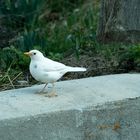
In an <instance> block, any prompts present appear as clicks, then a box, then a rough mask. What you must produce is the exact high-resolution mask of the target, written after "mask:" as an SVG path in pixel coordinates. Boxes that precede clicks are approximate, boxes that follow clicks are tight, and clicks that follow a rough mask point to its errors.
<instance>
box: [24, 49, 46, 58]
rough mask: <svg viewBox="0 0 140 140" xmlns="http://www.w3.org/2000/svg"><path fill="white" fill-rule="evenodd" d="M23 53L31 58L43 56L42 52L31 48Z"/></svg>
mask: <svg viewBox="0 0 140 140" xmlns="http://www.w3.org/2000/svg"><path fill="white" fill-rule="evenodd" d="M24 54H25V55H27V56H30V58H31V59H32V60H40V59H42V58H44V56H43V54H42V53H41V52H40V51H38V50H31V51H29V52H25V53H24Z"/></svg>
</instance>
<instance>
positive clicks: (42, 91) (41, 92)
mask: <svg viewBox="0 0 140 140" xmlns="http://www.w3.org/2000/svg"><path fill="white" fill-rule="evenodd" d="M47 85H48V83H46V84H45V86H44V87H43V89H42V90H41V91H39V92H38V93H39V94H44V93H45V92H44V90H45V88H46V86H47Z"/></svg>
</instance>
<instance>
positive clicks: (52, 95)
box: [45, 92, 58, 98]
mask: <svg viewBox="0 0 140 140" xmlns="http://www.w3.org/2000/svg"><path fill="white" fill-rule="evenodd" d="M57 96H58V95H57V94H56V93H55V92H52V93H49V94H47V95H45V97H49V98H51V97H57Z"/></svg>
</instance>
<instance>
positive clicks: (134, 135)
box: [0, 74, 140, 140]
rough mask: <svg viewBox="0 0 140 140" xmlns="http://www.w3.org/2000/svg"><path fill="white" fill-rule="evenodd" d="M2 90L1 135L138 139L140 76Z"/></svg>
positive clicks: (3, 138) (36, 139)
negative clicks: (48, 91) (43, 91)
mask: <svg viewBox="0 0 140 140" xmlns="http://www.w3.org/2000/svg"><path fill="white" fill-rule="evenodd" d="M41 87H42V85H39V86H33V87H30V88H23V89H17V90H10V91H5V92H1V93H0V140H94V139H95V140H121V139H123V140H138V139H139V138H140V133H139V132H140V98H139V97H140V75H139V74H120V75H108V76H100V77H93V78H85V79H80V80H71V81H64V82H58V83H56V90H57V93H58V95H59V96H58V97H56V98H47V97H44V96H41V95H37V94H34V93H35V91H37V90H39V89H40V88H41Z"/></svg>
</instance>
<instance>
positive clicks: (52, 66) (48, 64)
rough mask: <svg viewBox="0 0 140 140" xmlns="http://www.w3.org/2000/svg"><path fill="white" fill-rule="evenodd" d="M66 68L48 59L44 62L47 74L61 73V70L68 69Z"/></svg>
mask: <svg viewBox="0 0 140 140" xmlns="http://www.w3.org/2000/svg"><path fill="white" fill-rule="evenodd" d="M66 67H67V66H66V65H64V64H62V63H59V62H56V61H53V60H50V59H48V58H46V59H45V61H44V68H43V70H44V71H46V72H50V71H61V70H64V69H66Z"/></svg>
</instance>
